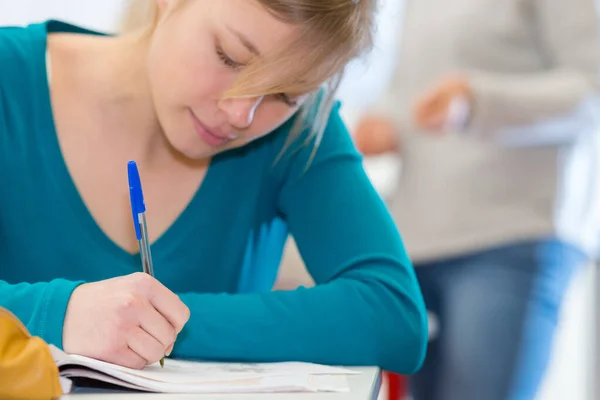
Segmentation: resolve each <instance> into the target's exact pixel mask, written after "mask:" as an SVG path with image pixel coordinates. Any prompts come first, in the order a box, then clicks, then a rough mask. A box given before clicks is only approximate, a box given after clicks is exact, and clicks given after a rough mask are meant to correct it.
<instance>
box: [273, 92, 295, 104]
mask: <svg viewBox="0 0 600 400" xmlns="http://www.w3.org/2000/svg"><path fill="white" fill-rule="evenodd" d="M275 98H276V99H278V100H281V101H283V102H284V103H285V104H287V105H288V106H290V107H296V106H297V105H298V102H297V101H294V100H292V99H290V97H289V96H288V95H287V94H285V93H277V94H276V95H275Z"/></svg>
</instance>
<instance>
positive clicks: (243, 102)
mask: <svg viewBox="0 0 600 400" xmlns="http://www.w3.org/2000/svg"><path fill="white" fill-rule="evenodd" d="M263 99H264V96H260V97H248V98H239V99H226V100H222V101H221V102H220V104H219V108H220V109H221V110H223V111H224V112H225V114H227V120H228V122H229V124H230V125H232V126H233V127H235V128H238V129H245V128H248V127H249V126H250V125H251V124H252V121H253V120H254V114H255V113H256V110H257V109H258V106H259V105H260V103H261V102H262V101H263Z"/></svg>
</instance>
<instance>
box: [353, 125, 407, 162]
mask: <svg viewBox="0 0 600 400" xmlns="http://www.w3.org/2000/svg"><path fill="white" fill-rule="evenodd" d="M353 136H354V142H355V144H356V147H357V149H358V151H360V152H361V153H362V154H364V155H366V156H376V155H380V154H384V153H390V152H397V151H399V150H400V143H399V139H398V134H397V128H396V127H395V125H394V124H393V123H392V122H391V121H389V120H387V119H385V118H382V117H378V116H370V115H368V116H365V117H364V118H362V119H361V120H360V121H359V122H358V124H357V126H356V129H355V131H354V135H353Z"/></svg>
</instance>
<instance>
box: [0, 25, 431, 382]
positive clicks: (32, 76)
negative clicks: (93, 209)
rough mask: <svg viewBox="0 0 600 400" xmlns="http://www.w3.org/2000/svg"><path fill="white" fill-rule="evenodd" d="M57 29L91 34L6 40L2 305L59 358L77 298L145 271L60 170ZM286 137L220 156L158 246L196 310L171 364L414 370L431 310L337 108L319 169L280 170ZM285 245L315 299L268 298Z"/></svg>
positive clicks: (33, 32) (17, 30) (17, 33)
mask: <svg viewBox="0 0 600 400" xmlns="http://www.w3.org/2000/svg"><path fill="white" fill-rule="evenodd" d="M54 31H80V28H77V27H74V26H70V25H67V24H64V23H60V22H55V21H49V22H46V23H42V24H34V25H31V26H29V27H23V28H22V27H6V28H1V29H0V168H1V170H2V171H3V172H2V174H1V175H0V187H1V188H2V192H1V193H2V194H1V195H0V306H3V307H5V308H7V309H9V310H10V311H12V312H13V313H14V314H16V316H17V317H19V318H20V319H21V320H22V321H23V322H24V323H25V324H26V326H27V328H28V329H29V330H30V332H31V333H32V334H33V335H36V336H39V337H41V338H42V339H44V340H45V341H47V342H48V343H52V344H54V345H56V346H58V347H62V328H63V320H64V317H65V311H66V307H67V303H68V301H69V298H70V295H71V293H72V291H73V290H74V289H75V288H76V287H77V286H78V285H80V284H81V283H83V282H92V281H98V280H103V279H107V278H112V277H115V276H120V275H127V274H131V273H134V272H139V271H140V270H141V264H140V258H139V255H137V254H135V255H132V254H130V253H127V252H126V251H124V250H123V249H122V248H120V247H119V246H117V245H116V244H115V243H114V242H112V241H111V240H110V239H109V238H108V237H107V236H106V235H105V234H104V233H103V231H102V230H101V229H100V227H99V226H98V225H97V224H96V223H95V221H94V219H93V218H92V216H91V214H90V213H89V212H88V210H87V208H86V205H85V204H84V202H83V201H82V199H81V197H80V196H79V194H78V191H77V189H76V187H75V186H74V184H73V181H72V180H71V177H70V175H69V171H68V169H67V167H66V164H65V163H64V160H63V158H62V155H61V151H60V147H59V143H58V141H57V135H56V131H55V127H54V124H53V118H52V110H51V104H50V100H49V90H48V85H47V78H46V66H45V50H46V37H47V33H48V32H54ZM290 126H291V123H286V124H285V125H283V126H282V127H281V128H280V129H278V130H277V131H275V132H273V133H272V134H270V135H268V136H266V137H265V138H263V139H261V140H258V141H256V142H254V143H252V144H250V145H248V146H246V147H244V148H241V149H237V150H233V151H228V152H226V153H222V154H221V155H219V156H217V157H216V158H215V159H214V161H213V162H212V164H211V166H210V168H209V170H208V172H207V176H206V178H205V181H204V182H203V184H202V185H201V187H200V189H199V190H198V191H197V193H196V194H195V196H194V197H193V199H192V200H191V202H190V204H189V206H188V207H187V208H186V209H185V211H184V212H183V214H182V215H180V217H179V218H178V219H177V220H176V221H175V222H174V224H173V225H172V226H171V227H170V228H169V229H168V230H167V232H166V233H165V234H164V235H162V236H161V237H160V238H159V239H158V240H157V241H156V242H155V243H153V245H152V254H153V258H154V269H155V275H156V277H157V279H158V280H160V281H161V282H162V283H163V284H165V285H166V286H167V287H168V288H169V289H171V290H172V291H173V292H175V293H177V294H178V295H179V296H180V297H181V299H182V300H183V301H184V302H185V303H186V304H187V306H188V307H189V308H190V310H191V317H190V319H189V321H188V323H187V325H186V327H185V328H184V330H183V331H182V333H181V334H180V335H179V337H178V340H177V342H176V345H175V348H174V351H173V354H172V357H182V358H200V359H209V360H240V361H256V362H259V361H265V362H266V361H282V360H296V361H310V362H317V363H325V364H335V365H348V366H351V365H368V366H380V367H382V368H384V369H387V370H391V371H396V372H399V373H412V372H414V371H415V370H417V369H418V368H419V367H420V365H421V363H422V361H423V358H424V355H425V349H426V345H427V319H426V311H425V307H424V303H423V299H422V296H421V292H420V289H419V286H418V283H417V281H416V277H415V274H414V270H413V267H412V265H411V263H410V261H409V258H408V257H407V254H406V252H405V249H404V247H403V243H402V241H401V238H400V236H399V234H398V232H397V230H396V227H395V225H394V223H393V221H392V219H391V217H390V215H389V214H388V210H387V208H386V206H385V205H384V203H383V202H382V200H381V199H380V197H379V196H378V194H377V193H376V191H375V190H374V189H373V187H372V186H371V183H370V181H369V179H368V178H367V176H366V174H365V172H364V170H363V167H362V160H361V157H360V155H359V154H358V153H357V151H356V150H355V148H354V146H353V143H352V141H351V138H350V137H349V135H348V132H347V130H346V128H345V126H344V124H343V122H342V120H341V119H340V117H339V115H338V109H337V107H336V109H335V110H334V112H332V114H331V117H330V119H329V122H328V126H327V128H326V132H325V135H324V139H323V141H322V143H321V144H320V146H319V147H318V150H317V152H316V155H315V158H314V159H313V160H312V162H311V163H310V167H309V169H308V170H305V167H306V166H307V162H308V161H309V158H310V156H311V153H312V152H313V149H314V147H313V146H312V145H308V146H300V147H295V148H293V149H292V150H290V151H288V152H286V153H285V154H286V156H285V157H283V158H282V159H281V160H279V162H277V163H275V159H276V158H277V155H278V154H279V153H280V151H281V149H282V147H283V145H284V142H285V139H286V137H287V135H288V133H289V130H290ZM298 143H299V144H300V145H302V143H301V141H299V142H298ZM294 149H295V150H297V151H294ZM126 170H127V167H126V165H123V173H124V174H126ZM148 212H152V210H148ZM288 235H292V236H293V237H294V239H295V240H296V242H297V245H298V248H299V250H300V252H301V254H302V257H303V259H304V261H305V263H306V265H307V268H308V271H309V272H310V274H311V276H312V277H313V278H314V280H315V282H316V284H317V285H316V286H315V287H313V288H300V289H298V290H294V291H273V290H272V287H273V284H274V282H275V279H276V276H277V272H278V268H279V264H280V261H281V256H282V251H283V248H284V243H285V241H286V239H287V237H288Z"/></svg>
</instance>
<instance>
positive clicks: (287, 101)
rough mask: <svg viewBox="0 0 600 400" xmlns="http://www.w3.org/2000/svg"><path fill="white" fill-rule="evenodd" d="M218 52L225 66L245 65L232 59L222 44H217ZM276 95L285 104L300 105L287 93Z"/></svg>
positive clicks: (236, 67)
mask: <svg viewBox="0 0 600 400" xmlns="http://www.w3.org/2000/svg"><path fill="white" fill-rule="evenodd" d="M216 52H217V56H218V57H219V59H220V60H221V62H222V63H223V64H224V65H225V66H227V67H229V68H233V69H239V68H240V67H242V66H243V65H242V64H240V63H238V62H236V61H234V60H232V59H231V58H230V57H229V56H228V55H227V54H225V52H224V51H223V49H222V48H221V46H217V48H216ZM274 96H275V97H276V98H277V99H278V100H281V101H282V102H284V103H285V104H287V105H288V106H290V107H296V106H297V105H298V103H297V102H296V101H294V100H292V99H290V97H289V96H288V95H287V94H285V93H277V94H275V95H274Z"/></svg>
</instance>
